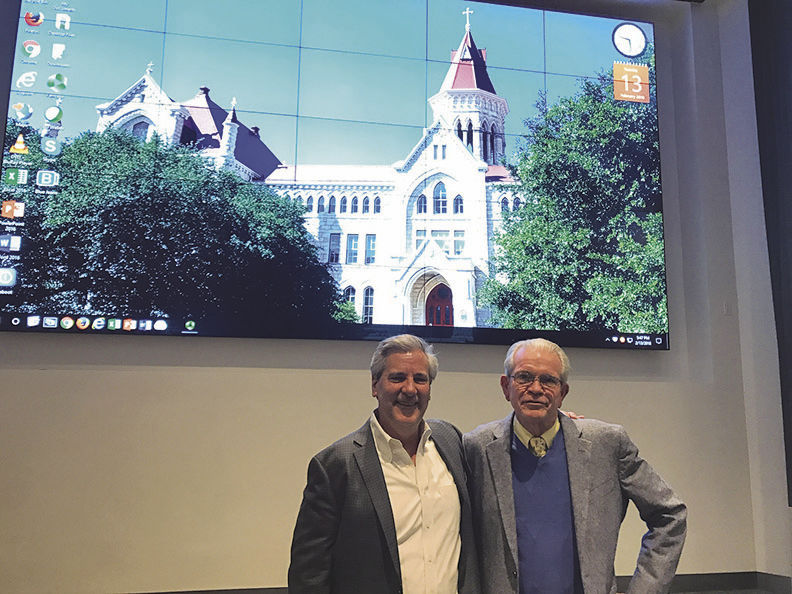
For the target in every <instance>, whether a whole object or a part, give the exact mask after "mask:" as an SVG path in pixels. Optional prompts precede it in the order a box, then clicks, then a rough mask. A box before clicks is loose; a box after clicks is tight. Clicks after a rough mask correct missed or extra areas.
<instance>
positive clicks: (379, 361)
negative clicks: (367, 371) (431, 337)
mask: <svg viewBox="0 0 792 594" xmlns="http://www.w3.org/2000/svg"><path fill="white" fill-rule="evenodd" d="M416 351H419V352H421V353H423V354H424V355H426V359H427V360H428V362H429V381H430V382H433V381H434V378H435V377H437V368H438V363H437V355H435V352H434V348H433V347H432V345H430V344H428V343H427V342H426V341H425V340H424V339H423V338H419V337H417V336H413V335H412V334H399V335H398V336H391V337H390V338H386V339H385V340H383V341H382V342H380V343H379V344H378V345H377V348H376V349H374V355H372V357H371V379H372V380H374V381H375V382H376V381H378V380H379V378H380V376H382V373H383V372H384V371H385V361H386V359H387V358H388V357H389V356H391V355H393V354H394V353H414V352H416Z"/></svg>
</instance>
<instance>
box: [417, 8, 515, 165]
mask: <svg viewBox="0 0 792 594" xmlns="http://www.w3.org/2000/svg"><path fill="white" fill-rule="evenodd" d="M462 14H463V15H465V20H466V22H465V34H464V35H463V36H462V41H460V43H459V47H457V49H456V50H454V51H452V52H451V63H450V65H449V67H448V72H447V73H446V75H445V78H444V79H443V83H442V84H441V85H440V90H439V91H438V92H437V94H435V95H434V96H433V97H431V98H430V99H429V104H430V105H431V106H432V111H433V112H434V117H435V121H439V122H440V123H441V125H442V126H443V127H444V128H446V129H450V130H452V131H453V133H454V134H455V135H456V136H457V137H458V138H459V140H460V141H461V142H462V143H463V144H464V145H465V146H466V147H467V149H468V150H469V151H470V152H471V153H472V154H473V155H474V156H476V157H477V158H479V159H481V160H482V161H484V162H485V163H487V164H489V165H496V164H498V163H500V162H501V160H502V159H503V158H504V156H505V154H504V153H505V123H506V114H507V113H509V106H508V104H507V102H506V100H505V99H504V98H503V97H499V96H498V94H497V93H496V92H495V87H494V85H493V84H492V80H490V77H489V74H488V73H487V51H486V50H483V49H479V48H478V47H477V46H476V42H475V41H473V33H472V32H471V30H470V15H471V14H473V11H472V10H470V9H469V8H468V9H465V10H464V11H463V12H462Z"/></svg>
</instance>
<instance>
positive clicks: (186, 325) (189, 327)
mask: <svg viewBox="0 0 792 594" xmlns="http://www.w3.org/2000/svg"><path fill="white" fill-rule="evenodd" d="M184 329H185V330H195V322H194V321H193V320H187V321H186V322H184Z"/></svg>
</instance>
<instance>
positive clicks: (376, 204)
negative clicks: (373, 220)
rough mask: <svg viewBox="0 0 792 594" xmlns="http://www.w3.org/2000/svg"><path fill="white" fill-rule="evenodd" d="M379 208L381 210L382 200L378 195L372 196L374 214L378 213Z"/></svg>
mask: <svg viewBox="0 0 792 594" xmlns="http://www.w3.org/2000/svg"><path fill="white" fill-rule="evenodd" d="M381 210H382V200H380V197H379V196H377V197H376V198H374V214H379V213H380V211H381Z"/></svg>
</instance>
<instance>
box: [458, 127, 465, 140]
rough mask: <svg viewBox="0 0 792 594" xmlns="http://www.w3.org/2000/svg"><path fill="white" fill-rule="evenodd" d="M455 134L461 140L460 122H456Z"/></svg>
mask: <svg viewBox="0 0 792 594" xmlns="http://www.w3.org/2000/svg"><path fill="white" fill-rule="evenodd" d="M457 136H459V140H463V139H462V122H457ZM463 142H464V141H463Z"/></svg>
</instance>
